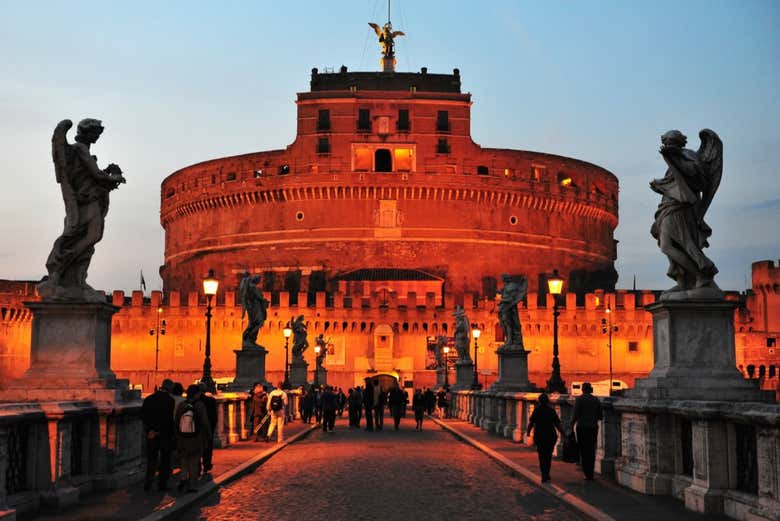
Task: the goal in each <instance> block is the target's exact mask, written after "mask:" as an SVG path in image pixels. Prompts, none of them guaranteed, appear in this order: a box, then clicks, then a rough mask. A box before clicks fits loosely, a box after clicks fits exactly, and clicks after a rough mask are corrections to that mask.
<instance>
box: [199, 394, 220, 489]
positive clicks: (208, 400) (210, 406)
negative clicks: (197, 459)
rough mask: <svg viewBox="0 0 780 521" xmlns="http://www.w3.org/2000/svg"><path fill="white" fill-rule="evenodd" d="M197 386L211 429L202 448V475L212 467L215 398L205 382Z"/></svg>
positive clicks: (215, 410)
mask: <svg viewBox="0 0 780 521" xmlns="http://www.w3.org/2000/svg"><path fill="white" fill-rule="evenodd" d="M198 387H199V388H200V401H201V402H203V405H205V406H206V417H208V419H209V430H210V431H211V436H209V438H208V439H207V440H206V446H205V447H204V448H203V463H202V465H201V468H202V469H203V475H206V474H208V473H209V472H211V469H213V468H214V464H213V463H212V462H211V459H212V456H213V455H214V431H215V430H216V428H217V399H216V398H214V396H212V395H211V393H208V387H207V386H206V384H205V383H203V382H200V383H199V384H198ZM206 393H208V394H206Z"/></svg>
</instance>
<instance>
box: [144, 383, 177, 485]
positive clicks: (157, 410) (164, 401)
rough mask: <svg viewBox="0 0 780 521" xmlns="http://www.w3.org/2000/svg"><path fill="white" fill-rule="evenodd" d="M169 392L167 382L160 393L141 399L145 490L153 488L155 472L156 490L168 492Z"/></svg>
mask: <svg viewBox="0 0 780 521" xmlns="http://www.w3.org/2000/svg"><path fill="white" fill-rule="evenodd" d="M172 389H173V382H172V381H171V380H168V379H167V378H166V379H165V380H163V382H162V385H161V387H160V388H159V389H157V390H156V391H155V392H154V393H152V394H150V395H149V396H147V397H146V398H145V399H144V402H143V405H142V406H141V419H142V420H143V422H144V428H145V430H146V479H145V480H144V490H149V489H150V488H152V480H153V479H154V474H155V472H157V471H158V470H159V474H158V476H157V487H158V489H159V490H166V489H167V488H168V478H169V477H170V476H171V453H172V452H173V447H174V423H173V406H174V401H173V397H172V396H171V390H172Z"/></svg>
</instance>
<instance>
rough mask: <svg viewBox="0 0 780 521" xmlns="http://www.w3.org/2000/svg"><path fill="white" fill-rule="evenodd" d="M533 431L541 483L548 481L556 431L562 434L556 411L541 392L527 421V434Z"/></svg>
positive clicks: (556, 435) (556, 436) (556, 438)
mask: <svg viewBox="0 0 780 521" xmlns="http://www.w3.org/2000/svg"><path fill="white" fill-rule="evenodd" d="M531 429H533V431H534V444H535V445H536V452H537V453H538V454H539V470H541V471H542V483H547V482H548V481H550V465H551V463H552V453H553V449H555V443H556V442H557V441H558V433H557V432H555V431H556V430H557V431H558V432H560V433H561V435H563V427H562V426H561V419H560V418H558V413H556V412H555V409H553V408H552V407H550V398H549V397H548V396H547V395H546V394H544V393H542V394H540V395H539V403H538V405H537V406H536V408H535V409H534V412H533V413H532V414H531V419H530V420H529V422H528V432H527V435H529V436H530V435H531Z"/></svg>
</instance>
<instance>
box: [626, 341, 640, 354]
mask: <svg viewBox="0 0 780 521" xmlns="http://www.w3.org/2000/svg"><path fill="white" fill-rule="evenodd" d="M628 352H629V353H638V352H639V342H629V343H628Z"/></svg>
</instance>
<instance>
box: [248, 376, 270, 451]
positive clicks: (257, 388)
mask: <svg viewBox="0 0 780 521" xmlns="http://www.w3.org/2000/svg"><path fill="white" fill-rule="evenodd" d="M251 400H252V402H251V403H250V405H249V406H250V408H251V409H250V411H251V413H252V432H253V433H254V435H255V441H260V440H266V441H268V440H267V438H268V436H266V435H265V434H266V432H268V422H265V425H263V424H262V423H263V420H264V419H265V417H266V415H267V414H268V393H266V392H265V388H264V387H263V384H261V383H260V382H257V383H255V385H254V386H253V387H252V398H251Z"/></svg>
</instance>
